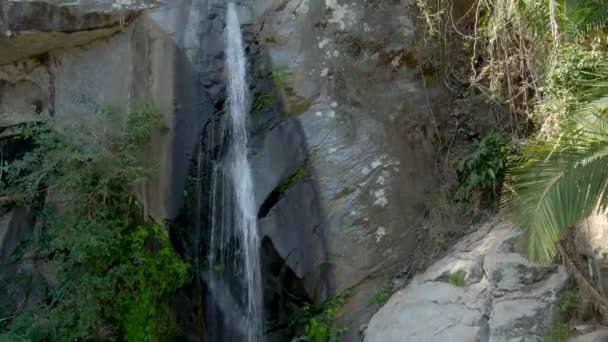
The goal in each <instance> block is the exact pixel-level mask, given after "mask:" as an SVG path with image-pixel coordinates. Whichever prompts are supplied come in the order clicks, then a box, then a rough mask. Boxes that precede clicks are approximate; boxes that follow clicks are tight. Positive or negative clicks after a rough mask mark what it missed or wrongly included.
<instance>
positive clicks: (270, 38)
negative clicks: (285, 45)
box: [264, 32, 279, 44]
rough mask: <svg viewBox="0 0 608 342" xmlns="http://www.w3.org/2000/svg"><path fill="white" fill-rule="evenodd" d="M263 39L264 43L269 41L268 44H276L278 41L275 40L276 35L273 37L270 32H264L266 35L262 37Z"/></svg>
mask: <svg viewBox="0 0 608 342" xmlns="http://www.w3.org/2000/svg"><path fill="white" fill-rule="evenodd" d="M264 41H265V42H266V43H270V44H276V43H278V42H279V41H278V40H277V37H275V35H274V34H273V33H272V32H268V33H267V34H266V37H264Z"/></svg>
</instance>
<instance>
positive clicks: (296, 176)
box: [258, 165, 308, 219]
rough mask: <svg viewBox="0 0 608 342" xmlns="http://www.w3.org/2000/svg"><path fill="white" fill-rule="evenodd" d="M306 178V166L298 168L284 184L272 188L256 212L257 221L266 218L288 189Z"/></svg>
mask: <svg viewBox="0 0 608 342" xmlns="http://www.w3.org/2000/svg"><path fill="white" fill-rule="evenodd" d="M307 177H308V170H307V168H306V165H303V166H300V167H299V168H298V169H297V170H296V171H295V172H294V173H293V174H291V176H289V177H288V178H287V180H285V181H284V182H282V183H281V184H280V185H279V186H277V187H276V188H274V190H272V192H271V193H270V195H268V197H266V199H265V200H264V202H263V203H262V205H261V206H260V210H259V211H258V219H261V218H264V217H266V216H268V213H269V212H270V210H271V209H272V208H273V207H274V206H275V205H277V203H279V201H280V200H281V198H283V196H285V194H287V192H288V191H289V189H291V188H293V187H294V186H295V185H296V184H298V182H300V181H302V180H304V179H306V178H307Z"/></svg>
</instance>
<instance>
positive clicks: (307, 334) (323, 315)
mask: <svg viewBox="0 0 608 342" xmlns="http://www.w3.org/2000/svg"><path fill="white" fill-rule="evenodd" d="M345 303H346V298H345V296H338V297H336V298H334V299H332V300H330V301H329V302H327V303H326V304H325V305H324V306H323V310H322V311H321V312H316V313H315V312H314V311H313V309H312V308H311V307H310V305H308V304H307V305H305V306H304V307H303V309H302V316H301V317H300V319H299V320H298V321H297V323H299V324H300V325H302V326H304V334H303V335H300V336H297V337H294V338H293V339H292V340H291V342H302V341H312V342H337V341H338V337H339V336H340V334H342V332H343V330H342V329H340V328H338V327H337V326H336V323H335V322H334V319H335V317H336V313H337V312H338V310H339V309H340V308H341V307H342V306H344V304H345Z"/></svg>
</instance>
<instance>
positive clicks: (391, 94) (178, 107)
mask: <svg viewBox="0 0 608 342" xmlns="http://www.w3.org/2000/svg"><path fill="white" fill-rule="evenodd" d="M116 3H118V1H110V0H108V1H93V0H90V1H80V2H77V4H76V5H74V4H73V3H72V4H70V5H68V4H66V2H65V1H61V0H53V1H8V2H6V1H5V2H2V3H1V4H2V6H0V19H1V20H0V32H2V33H3V37H2V38H0V99H1V101H0V126H1V128H4V131H3V134H5V135H10V129H9V128H10V126H12V125H14V124H16V123H21V122H31V121H35V120H37V119H38V118H39V115H40V114H41V113H45V112H48V113H51V114H54V115H55V117H56V118H58V119H59V121H60V122H65V123H69V122H70V121H72V120H73V119H74V118H76V117H78V118H84V119H86V120H89V121H90V122H91V126H95V125H96V124H97V123H96V117H97V114H98V112H99V110H98V109H99V106H107V105H111V106H113V107H116V108H117V109H118V110H119V111H120V112H127V111H128V110H130V109H134V108H137V106H138V105H140V104H141V103H142V102H144V101H145V100H151V101H152V102H153V104H154V105H155V107H156V108H157V109H158V110H159V111H160V112H162V113H163V114H164V115H165V118H166V121H167V124H168V126H169V128H170V132H171V133H170V134H169V135H168V136H161V135H158V136H155V137H154V138H153V141H152V143H151V145H150V149H149V151H148V153H149V156H150V158H151V159H152V160H154V161H156V162H158V164H159V165H160V170H159V174H158V176H157V177H155V178H154V179H153V180H151V181H150V182H149V183H148V184H147V185H146V188H145V189H139V196H140V198H141V200H142V202H143V203H145V205H146V208H147V209H148V212H149V213H150V214H151V215H152V216H154V217H156V218H159V219H170V220H173V219H176V218H178V217H179V216H180V214H182V211H183V208H184V202H185V201H184V198H183V197H184V196H183V194H184V188H185V187H186V183H187V182H186V179H187V176H188V175H189V174H190V173H191V167H192V165H196V164H197V163H198V164H199V166H201V167H202V169H203V170H208V169H205V167H207V166H208V165H207V163H208V162H209V161H210V160H212V159H213V158H215V157H216V156H217V155H218V154H220V153H221V151H222V149H223V143H224V140H223V137H222V134H223V133H224V131H223V123H224V120H225V118H224V116H223V111H222V109H223V106H224V101H225V94H224V90H225V89H224V81H223V63H224V61H223V40H222V33H223V26H224V22H223V13H224V10H225V3H226V1H223V0H191V1H189V0H183V1H182V0H176V1H169V2H167V3H165V4H162V5H160V6H159V7H157V8H154V9H153V10H150V11H146V12H144V13H143V14H141V15H140V16H139V17H137V18H135V17H134V16H133V17H131V16H129V14H130V13H131V11H138V10H139V8H140V7H139V6H140V5H147V4H150V3H151V2H150V1H120V3H121V4H122V5H120V6H121V7H120V8H117V7H116V6H114V5H116ZM126 3H129V5H124V4H126ZM237 3H238V6H239V16H240V19H241V23H242V24H243V26H242V29H243V31H244V37H245V40H246V44H247V46H248V48H247V50H248V58H249V62H250V63H249V73H250V85H251V89H252V95H253V96H252V99H251V102H252V114H251V123H252V126H253V127H252V139H251V144H252V151H251V156H250V159H251V163H252V165H253V167H254V170H255V174H254V182H255V191H256V193H255V197H256V203H257V205H258V206H259V209H260V210H259V215H258V216H259V226H260V234H261V235H262V238H263V240H264V244H263V249H264V250H265V255H266V256H267V257H268V258H269V259H270V261H269V262H268V265H266V266H265V269H270V271H269V272H270V273H272V274H273V275H272V281H274V280H276V279H280V282H281V284H283V285H284V284H286V283H288V282H293V283H294V284H296V283H297V284H296V285H294V286H292V287H287V288H288V292H289V295H290V296H294V293H295V294H296V297H303V298H300V300H306V301H312V302H313V303H314V304H321V303H322V302H324V301H325V300H327V299H328V298H330V297H332V296H334V295H339V294H343V293H345V292H347V291H349V292H350V293H351V295H350V297H349V298H348V303H347V304H346V306H345V308H344V310H343V311H342V312H341V317H340V325H342V326H343V327H345V328H347V329H348V330H347V333H346V334H345V335H344V336H343V339H344V340H345V341H353V340H355V339H357V338H358V327H359V326H360V325H361V324H363V323H365V322H367V320H368V318H369V316H371V314H372V313H373V310H374V299H373V298H374V295H375V293H376V292H377V290H378V289H380V288H381V287H382V286H384V285H385V282H386V281H387V279H388V278H390V276H392V275H393V274H394V273H395V272H396V271H398V270H400V268H401V266H402V265H403V264H404V263H407V262H408V261H409V260H411V258H412V256H413V252H414V249H415V247H416V236H417V229H418V223H419V221H420V219H421V217H422V214H423V213H422V210H421V208H422V203H423V201H424V199H425V196H426V194H427V193H428V192H429V191H432V190H433V188H434V186H435V175H434V173H433V171H432V170H434V168H435V163H434V156H433V149H434V146H433V145H434V140H433V134H434V133H433V132H434V130H435V129H436V126H435V124H436V122H435V121H434V118H433V112H432V110H431V108H430V103H431V102H433V103H440V102H438V100H437V99H438V97H439V95H441V94H440V93H439V92H437V91H436V89H435V86H434V85H433V82H432V80H431V77H430V76H431V74H432V70H433V68H432V65H431V66H429V65H426V64H425V63H423V62H421V61H420V62H419V61H418V60H417V57H416V56H417V55H416V49H417V46H416V35H415V27H414V22H413V20H412V18H413V17H414V14H413V13H412V7H411V5H412V2H411V1H410V0H395V1H336V0H323V1H313V0H255V1H237ZM70 6H71V7H70ZM123 6H125V7H123ZM117 9H119V10H120V11H118V10H117ZM41 13H42V14H44V17H45V18H50V19H49V20H42V21H41V20H39V19H40V18H41V16H40V15H41ZM125 13H126V14H127V15H126V16H125ZM133 13H135V12H133ZM74 16H76V18H78V20H76V21H70V20H68V19H69V18H70V17H74ZM51 19H52V20H51ZM125 19H126V20H127V21H128V19H133V21H132V22H131V23H130V24H129V25H126V22H123V20H125ZM30 57H31V58H30ZM199 149H200V152H201V154H200V155H199V154H198V153H197V152H199ZM205 177H208V173H203V175H202V176H201V179H202V183H205V181H208V178H205ZM207 186H208V184H207ZM207 190H208V187H205V186H203V188H202V191H201V194H202V195H201V201H200V203H198V206H199V207H200V208H205V204H206V203H205V196H208V195H207V193H208V192H207V193H206V192H205V191H207ZM203 212H204V210H203ZM195 222H199V223H200V222H203V223H204V222H205V221H204V219H202V220H201V218H200V217H199V218H197V220H195ZM204 229H205V224H202V225H201V226H196V225H189V226H188V225H186V226H184V227H182V229H178V230H176V231H174V234H173V235H174V240H175V241H177V244H178V245H179V246H180V250H181V251H182V252H184V254H186V255H188V256H189V257H190V258H192V259H195V258H199V257H201V256H204V255H205V253H206V250H205V244H204V242H201V236H202V233H204ZM281 260H282V261H283V262H280V261H281ZM296 280H297V281H296ZM272 281H270V280H267V284H268V285H267V290H268V291H269V292H273V291H283V287H285V286H283V287H280V286H276V284H274V285H273V283H272ZM300 283H301V284H300ZM274 295H275V294H272V293H269V294H268V296H269V297H272V298H274V297H273V296H274ZM283 296H285V295H283ZM304 297H305V298H304ZM272 300H274V299H272ZM274 304H275V305H276V306H277V307H280V306H282V304H281V303H280V302H274ZM282 319H283V322H285V321H286V317H282ZM278 325H281V324H278Z"/></svg>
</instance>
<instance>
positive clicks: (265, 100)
mask: <svg viewBox="0 0 608 342" xmlns="http://www.w3.org/2000/svg"><path fill="white" fill-rule="evenodd" d="M273 102H274V99H273V97H272V96H271V95H269V94H261V95H259V96H258V97H256V99H255V100H254V101H253V114H259V113H261V112H262V111H263V110H264V109H266V108H267V107H268V106H270V105H272V103H273Z"/></svg>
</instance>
